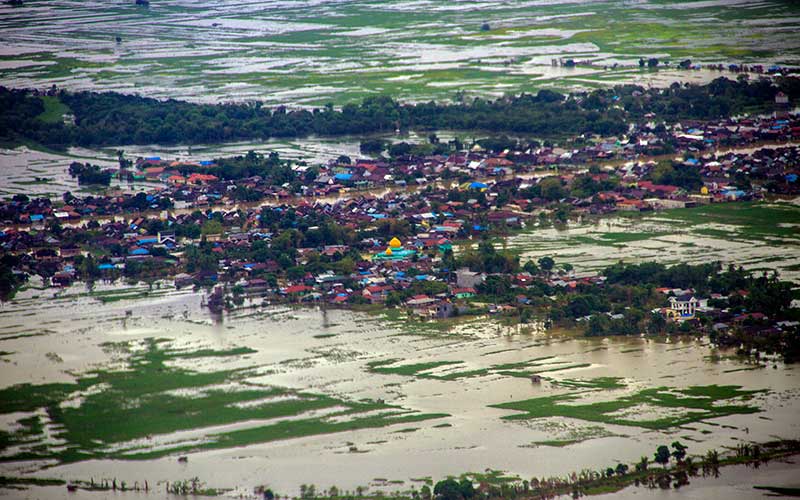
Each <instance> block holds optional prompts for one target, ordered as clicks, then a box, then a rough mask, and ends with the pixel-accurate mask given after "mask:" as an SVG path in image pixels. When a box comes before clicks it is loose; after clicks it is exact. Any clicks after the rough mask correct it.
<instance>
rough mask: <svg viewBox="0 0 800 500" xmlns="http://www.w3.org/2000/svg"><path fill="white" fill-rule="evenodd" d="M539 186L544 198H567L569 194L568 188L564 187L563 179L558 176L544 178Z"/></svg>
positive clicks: (552, 199)
mask: <svg viewBox="0 0 800 500" xmlns="http://www.w3.org/2000/svg"><path fill="white" fill-rule="evenodd" d="M539 187H540V188H541V192H542V198H544V199H545V200H549V201H557V200H560V199H562V198H566V197H567V194H568V193H567V190H566V189H564V185H563V184H562V183H561V179H559V178H558V177H547V178H545V179H542V181H541V182H540V183H539Z"/></svg>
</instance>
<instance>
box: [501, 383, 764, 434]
mask: <svg viewBox="0 0 800 500" xmlns="http://www.w3.org/2000/svg"><path fill="white" fill-rule="evenodd" d="M594 392H595V391H592V393H594ZM759 392H762V391H745V390H741V387H739V386H720V385H709V386H693V387H689V388H687V389H671V388H668V387H659V388H652V389H644V390H641V391H639V392H636V393H634V394H631V395H627V396H623V397H620V398H617V399H614V400H609V401H601V402H592V403H581V402H580V400H581V396H582V395H584V394H586V392H574V393H569V394H563V395H557V396H546V397H540V398H533V399H528V400H525V401H513V402H509V403H502V404H498V405H492V407H494V408H501V409H507V410H516V411H519V412H521V413H520V414H518V415H509V416H506V417H503V418H504V419H508V420H522V419H535V418H550V417H567V418H576V419H579V420H586V421H589V422H601V423H606V424H615V425H627V426H633V427H643V428H646V429H669V428H672V427H677V426H681V425H686V424H690V423H693V422H700V421H703V420H707V419H711V418H717V417H724V416H728V415H736V414H750V413H757V412H758V411H760V410H759V408H757V407H755V406H749V405H744V404H721V403H723V402H728V401H738V402H739V403H741V402H743V401H747V400H749V399H750V398H752V396H753V395H755V394H757V393H759ZM639 405H647V406H649V407H652V408H653V409H654V410H655V411H654V412H653V413H659V412H658V410H659V409H671V410H678V411H677V412H674V413H669V412H663V414H664V416H654V417H653V418H650V419H632V418H629V416H628V414H626V413H625V411H626V410H627V411H633V410H635V408H636V407H637V406H639Z"/></svg>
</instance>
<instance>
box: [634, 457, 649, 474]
mask: <svg viewBox="0 0 800 500" xmlns="http://www.w3.org/2000/svg"><path fill="white" fill-rule="evenodd" d="M649 465H650V460H648V459H647V457H642V458H641V459H639V463H637V464H636V472H645V471H646V470H647V467H648V466H649Z"/></svg>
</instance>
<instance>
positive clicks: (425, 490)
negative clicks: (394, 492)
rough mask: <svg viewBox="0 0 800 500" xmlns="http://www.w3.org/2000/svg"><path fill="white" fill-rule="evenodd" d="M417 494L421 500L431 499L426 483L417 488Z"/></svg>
mask: <svg viewBox="0 0 800 500" xmlns="http://www.w3.org/2000/svg"><path fill="white" fill-rule="evenodd" d="M419 496H420V498H421V499H422V500H431V489H430V487H429V486H428V485H427V484H424V485H422V488H420V489H419Z"/></svg>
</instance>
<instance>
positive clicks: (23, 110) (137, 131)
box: [0, 77, 800, 149]
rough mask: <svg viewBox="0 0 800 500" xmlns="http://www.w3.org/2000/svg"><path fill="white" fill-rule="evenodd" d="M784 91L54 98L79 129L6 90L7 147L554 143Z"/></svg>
mask: <svg viewBox="0 0 800 500" xmlns="http://www.w3.org/2000/svg"><path fill="white" fill-rule="evenodd" d="M778 90H781V91H783V92H784V93H786V94H787V95H789V97H790V98H791V99H794V98H796V97H798V96H800V79H798V78H795V77H779V78H778V79H776V80H775V81H772V80H767V79H758V80H753V81H750V80H747V79H746V78H740V79H738V80H735V81H734V80H730V79H727V78H724V77H721V78H718V79H716V80H714V81H712V82H710V83H708V84H706V85H680V84H678V83H675V84H673V85H672V86H670V87H668V88H664V89H647V88H644V87H641V86H637V85H620V86H616V87H613V88H606V89H596V90H592V91H590V92H575V93H571V94H568V95H565V94H561V93H558V92H555V91H552V90H547V89H543V90H539V91H538V92H537V93H535V94H532V93H522V94H520V95H516V96H506V97H502V98H498V99H494V100H492V99H485V98H475V99H472V100H461V101H460V102H454V103H449V104H448V103H436V102H433V101H431V102H427V103H417V104H412V103H400V102H398V101H397V100H395V99H392V98H391V97H389V96H385V95H377V96H370V97H367V98H365V99H364V100H362V101H361V102H360V103H349V104H346V105H345V106H343V107H342V108H341V109H335V108H334V107H333V105H332V104H327V105H325V106H324V107H321V108H314V109H290V108H287V107H285V106H278V107H275V108H269V107H267V106H265V105H264V104H263V103H261V102H248V103H220V104H198V103H190V102H185V101H179V100H174V99H169V100H165V101H161V100H157V99H152V98H147V97H141V96H137V95H126V94H119V93H115V92H105V93H97V92H69V91H65V90H60V91H58V90H51V91H50V93H51V94H54V95H55V96H57V97H58V99H59V100H60V101H61V102H62V103H63V104H65V105H66V106H68V107H69V108H70V110H71V111H72V113H73V115H74V117H75V120H74V124H72V123H71V122H66V123H65V122H60V121H59V122H55V123H53V122H47V121H44V120H41V119H40V118H39V117H40V115H42V113H43V112H44V104H43V102H42V100H41V98H40V96H39V93H38V92H35V91H31V90H19V89H9V88H5V87H0V109H1V110H2V112H0V141H4V142H9V141H11V142H31V141H32V142H36V143H39V144H42V145H44V146H47V147H50V148H54V149H63V148H66V147H68V146H108V145H124V144H152V143H159V144H175V143H189V144H191V143H195V144H199V143H218V142H225V141H234V140H247V139H267V138H270V137H303V136H308V135H312V134H313V135H327V136H331V135H343V134H372V133H385V132H393V131H395V130H397V129H401V130H402V129H419V130H436V129H451V130H467V131H486V132H504V133H515V134H531V135H536V136H541V137H554V138H558V137H564V136H568V135H571V136H574V135H580V134H584V133H588V134H601V135H612V134H620V133H623V132H625V131H626V130H627V129H628V124H629V123H630V122H631V121H639V120H644V119H649V118H652V115H650V114H649V113H653V114H655V116H656V118H657V119H659V120H665V121H667V122H672V121H676V120H707V119H715V118H721V117H725V116H730V115H733V114H736V113H744V112H752V111H760V110H768V109H771V107H772V106H773V103H774V97H775V94H776V93H777V92H778Z"/></svg>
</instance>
